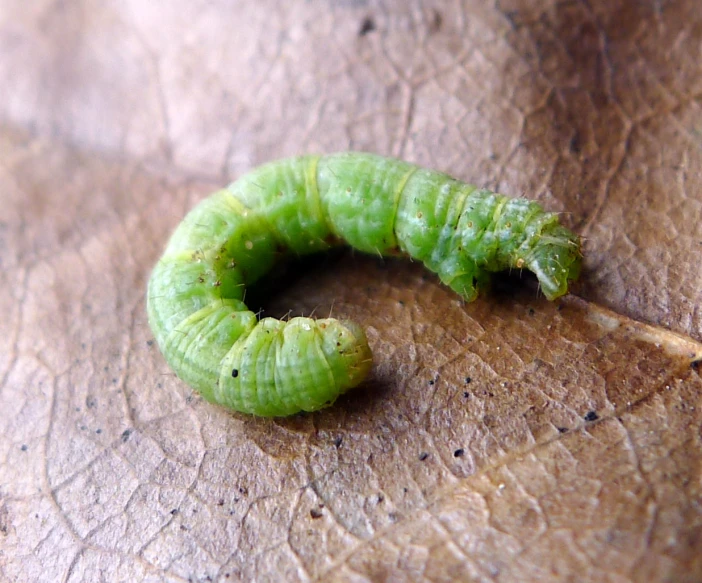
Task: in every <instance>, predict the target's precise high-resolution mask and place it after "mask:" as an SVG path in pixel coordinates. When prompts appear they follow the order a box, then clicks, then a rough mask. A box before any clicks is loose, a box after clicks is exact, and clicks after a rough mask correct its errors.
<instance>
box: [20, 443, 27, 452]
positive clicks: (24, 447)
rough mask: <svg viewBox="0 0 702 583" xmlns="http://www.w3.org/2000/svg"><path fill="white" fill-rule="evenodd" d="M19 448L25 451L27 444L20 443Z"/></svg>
mask: <svg viewBox="0 0 702 583" xmlns="http://www.w3.org/2000/svg"><path fill="white" fill-rule="evenodd" d="M20 449H21V450H22V451H27V449H28V448H27V444H26V443H23V444H22V447H20Z"/></svg>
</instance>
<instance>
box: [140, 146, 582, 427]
mask: <svg viewBox="0 0 702 583" xmlns="http://www.w3.org/2000/svg"><path fill="white" fill-rule="evenodd" d="M344 243H345V244H347V245H350V246H351V247H353V248H355V249H358V250H359V251H363V252H367V253H374V254H380V255H389V254H392V255H395V254H397V253H398V252H402V253H405V254H407V255H409V256H411V257H413V258H414V259H417V260H419V261H422V262H423V263H424V265H425V266H426V267H427V268H428V269H430V270H431V271H433V272H435V273H437V274H438V276H439V278H440V279H441V281H442V282H443V283H444V284H446V285H448V286H449V287H450V288H451V289H453V290H454V291H455V292H457V293H458V294H460V295H461V296H463V297H464V298H465V299H466V300H467V301H472V300H474V299H475V298H476V296H477V294H478V290H479V289H480V288H481V287H484V286H485V285H486V284H487V282H488V277H489V272H494V271H501V270H504V269H509V268H513V267H514V268H519V269H521V268H527V269H529V270H531V271H533V272H534V273H535V274H536V277H537V278H538V280H539V283H540V286H541V290H542V291H543V293H544V295H545V296H546V297H547V298H548V299H551V300H552V299H555V298H557V297H558V296H561V295H563V294H565V293H566V292H567V291H568V283H569V281H572V280H574V279H576V278H577V277H578V274H579V271H580V264H581V252H580V239H579V238H578V237H577V236H576V235H574V234H573V233H572V232H570V231H569V230H567V229H566V228H565V227H563V226H561V225H560V224H559V222H558V217H557V215H556V214H554V213H547V212H544V210H543V209H542V208H541V207H540V206H539V205H538V204H536V203H535V202H531V201H528V200H525V199H521V198H516V199H512V198H508V197H506V196H502V195H499V194H495V193H493V192H490V191H487V190H481V189H478V188H476V187H475V186H471V185H469V184H465V183H463V182H460V181H458V180H454V179H453V178H451V177H449V176H447V175H445V174H442V173H439V172H435V171H433V170H426V169H423V168H420V167H418V166H415V165H413V164H409V163H407V162H403V161H400V160H395V159H390V158H382V157H379V156H375V155H371V154H364V153H354V152H347V153H341V154H334V155H329V156H303V157H298V158H291V159H287V160H281V161H277V162H272V163H269V164H266V165H263V166H260V167H258V168H256V169H254V170H253V171H251V172H250V173H248V174H246V175H245V176H243V177H242V178H240V179H239V180H237V181H236V182H234V183H233V184H231V185H230V186H229V187H227V188H225V189H224V190H220V191H218V192H216V193H214V194H213V195H212V196H210V197H209V198H207V199H205V200H204V201H202V202H201V203H200V204H199V205H198V206H196V207H195V208H194V209H193V210H192V211H191V212H190V213H189V214H188V215H187V216H186V218H185V219H184V220H183V222H182V223H181V224H180V225H179V226H178V228H177V229H176V231H175V233H174V234H173V236H172V238H171V240H170V242H169V243H168V246H167V247H166V250H165V253H164V255H163V257H162V258H161V260H160V261H159V262H158V264H157V265H156V267H155V269H154V271H153V274H152V275H151V279H150V281H149V288H148V298H147V304H148V316H149V324H150V325H151V329H152V330H153V332H154V335H155V337H156V340H157V342H158V345H159V347H160V348H161V351H162V352H163V355H164V356H165V358H166V360H167V361H168V363H169V364H170V366H171V367H172V368H173V370H174V371H175V372H176V374H177V375H178V376H179V377H180V378H181V379H183V380H184V381H186V382H187V383H188V384H190V385H191V386H192V387H194V388H195V389H197V390H198V391H199V392H200V393H201V394H202V395H203V396H204V398H205V399H207V400H208V401H211V402H214V403H218V404H220V405H224V406H226V407H230V408H232V409H234V410H236V411H241V412H244V413H251V414H254V415H260V416H283V415H290V414H293V413H296V412H298V411H315V410H317V409H320V408H322V407H325V406H327V405H330V404H331V403H333V402H334V401H335V400H336V398H337V397H338V396H339V395H341V394H342V393H344V392H346V391H348V390H349V389H351V388H353V387H355V386H356V385H358V384H359V383H360V382H361V381H362V380H363V379H364V378H365V377H366V375H367V374H368V372H369V371H370V369H371V364H372V355H371V351H370V348H369V347H368V342H367V340H366V337H365V334H364V332H363V330H362V329H361V328H360V327H359V326H358V325H356V324H354V323H353V322H342V321H339V320H335V319H323V320H312V319H310V318H292V319H290V320H289V321H280V320H276V319H273V318H264V319H262V320H260V321H258V320H257V318H256V315H255V314H254V313H253V312H251V311H249V310H248V308H247V307H246V305H245V304H244V301H243V300H244V290H245V286H248V285H250V284H252V283H253V282H255V281H256V280H257V279H259V278H260V277H261V276H262V275H264V274H265V273H266V272H267V271H268V270H270V269H271V268H272V266H273V265H274V263H275V262H276V261H277V260H278V259H280V258H281V257H283V256H285V255H304V254H308V253H315V252H319V251H323V250H325V249H329V248H330V247H332V246H335V245H339V244H344Z"/></svg>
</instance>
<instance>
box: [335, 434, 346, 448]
mask: <svg viewBox="0 0 702 583" xmlns="http://www.w3.org/2000/svg"><path fill="white" fill-rule="evenodd" d="M342 441H344V438H343V437H341V436H339V437H335V438H334V447H335V448H336V449H339V448H340V447H341V442H342Z"/></svg>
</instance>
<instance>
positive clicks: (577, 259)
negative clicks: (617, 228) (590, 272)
mask: <svg viewBox="0 0 702 583" xmlns="http://www.w3.org/2000/svg"><path fill="white" fill-rule="evenodd" d="M581 264H582V253H581V251H580V237H578V236H577V235H575V234H573V233H572V232H571V231H569V230H568V229H566V228H565V227H562V226H561V225H555V226H554V228H552V229H549V230H548V231H547V232H544V233H541V234H540V235H539V236H538V238H537V240H536V244H535V245H534V246H533V247H532V249H531V252H530V253H529V255H528V257H527V258H525V261H524V266H525V267H526V268H527V269H529V270H530V271H533V272H534V274H536V277H537V279H538V280H539V284H540V285H541V291H542V292H543V293H544V295H545V296H546V297H547V298H548V299H549V300H555V299H556V298H557V297H560V296H562V295H565V294H566V293H568V284H569V283H570V282H571V281H574V280H576V279H577V278H578V276H579V275H580V267H581Z"/></svg>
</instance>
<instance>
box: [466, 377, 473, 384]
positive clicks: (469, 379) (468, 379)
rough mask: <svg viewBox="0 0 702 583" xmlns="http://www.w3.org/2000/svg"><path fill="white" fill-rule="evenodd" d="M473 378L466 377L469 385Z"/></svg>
mask: <svg viewBox="0 0 702 583" xmlns="http://www.w3.org/2000/svg"><path fill="white" fill-rule="evenodd" d="M472 380H473V379H471V378H470V377H466V384H467V385H469V384H470V381H472Z"/></svg>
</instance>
